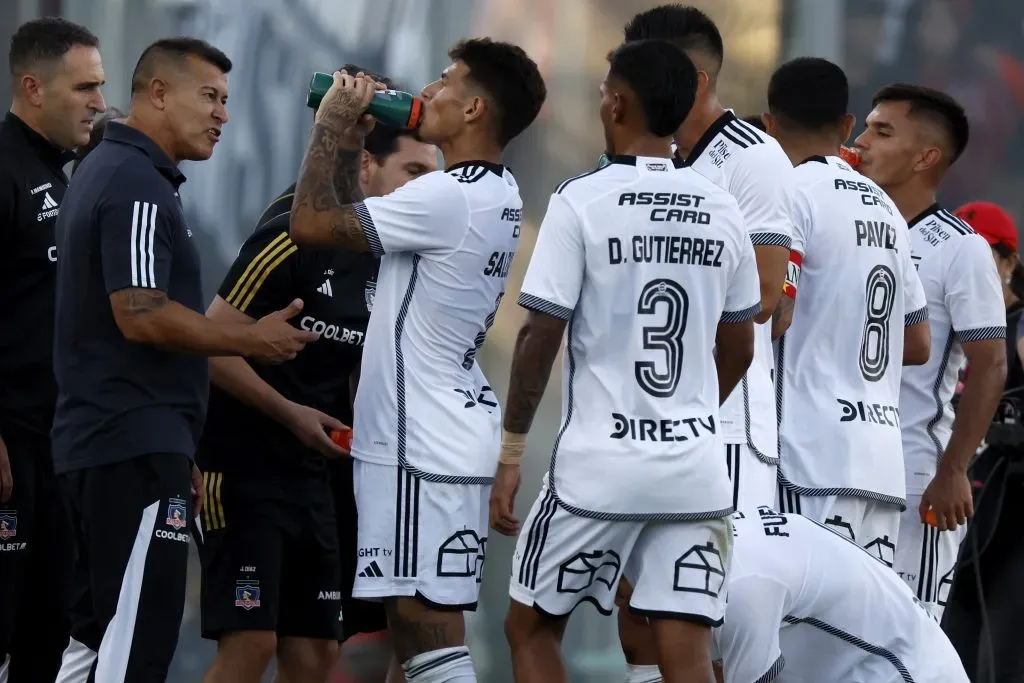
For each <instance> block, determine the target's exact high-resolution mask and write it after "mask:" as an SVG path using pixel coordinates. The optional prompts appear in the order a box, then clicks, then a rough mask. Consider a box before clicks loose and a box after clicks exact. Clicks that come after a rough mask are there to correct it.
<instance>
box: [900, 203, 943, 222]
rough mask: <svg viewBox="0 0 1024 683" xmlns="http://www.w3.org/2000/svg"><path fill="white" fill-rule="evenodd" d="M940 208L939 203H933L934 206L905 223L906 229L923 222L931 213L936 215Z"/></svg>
mask: <svg viewBox="0 0 1024 683" xmlns="http://www.w3.org/2000/svg"><path fill="white" fill-rule="evenodd" d="M941 208H942V207H940V206H939V203H938V202H935V203H934V204H932V205H931V206H929V207H928V208H927V209H925V210H924V211H922V212H921V213H919V214H917V215H916V216H914V217H913V218H911V219H910V220H909V221H907V227H908V228H912V227H914V226H915V225H917V224H918V223H920V222H921V221H923V220H924V219H925V218H928V216H931V215H932V214H933V213H936V212H938V211H940V210H941Z"/></svg>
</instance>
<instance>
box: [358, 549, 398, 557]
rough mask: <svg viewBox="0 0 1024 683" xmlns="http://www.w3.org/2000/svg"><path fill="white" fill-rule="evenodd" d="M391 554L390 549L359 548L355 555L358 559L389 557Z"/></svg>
mask: <svg viewBox="0 0 1024 683" xmlns="http://www.w3.org/2000/svg"><path fill="white" fill-rule="evenodd" d="M393 552H395V551H394V550H392V549H391V548H360V549H359V550H358V551H357V552H356V554H357V555H358V556H359V557H391V554H392V553H393Z"/></svg>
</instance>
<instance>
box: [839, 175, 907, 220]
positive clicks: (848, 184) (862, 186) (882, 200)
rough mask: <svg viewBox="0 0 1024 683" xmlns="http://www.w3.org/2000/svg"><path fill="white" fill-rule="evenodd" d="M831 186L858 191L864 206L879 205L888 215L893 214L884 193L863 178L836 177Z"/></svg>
mask: <svg viewBox="0 0 1024 683" xmlns="http://www.w3.org/2000/svg"><path fill="white" fill-rule="evenodd" d="M832 187H833V188H834V189H836V190H846V191H850V192H860V193H861V195H860V203H861V204H863V205H864V206H879V207H881V208H882V209H883V210H885V212H886V213H888V214H889V215H890V216H892V215H893V208H892V206H891V205H890V203H889V199H888V198H887V197H886V196H885V193H884V192H882V191H881V190H880V189H879V188H877V187H875V186H874V185H871V184H870V183H866V182H864V181H863V180H845V179H843V178H836V179H835V181H834V182H833V185H832Z"/></svg>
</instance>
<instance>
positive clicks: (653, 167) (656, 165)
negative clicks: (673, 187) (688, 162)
mask: <svg viewBox="0 0 1024 683" xmlns="http://www.w3.org/2000/svg"><path fill="white" fill-rule="evenodd" d="M647 170H648V171H654V172H655V173H657V172H659V171H667V170H668V164H663V163H661V162H660V161H659V162H651V163H648V164H647Z"/></svg>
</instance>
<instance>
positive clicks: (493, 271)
mask: <svg viewBox="0 0 1024 683" xmlns="http://www.w3.org/2000/svg"><path fill="white" fill-rule="evenodd" d="M515 256H516V252H514V251H496V252H494V253H493V254H491V257H490V258H489V259H487V266H486V267H485V268H484V275H486V276H487V277H498V278H507V277H508V271H509V269H510V268H511V267H512V259H514V258H515Z"/></svg>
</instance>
